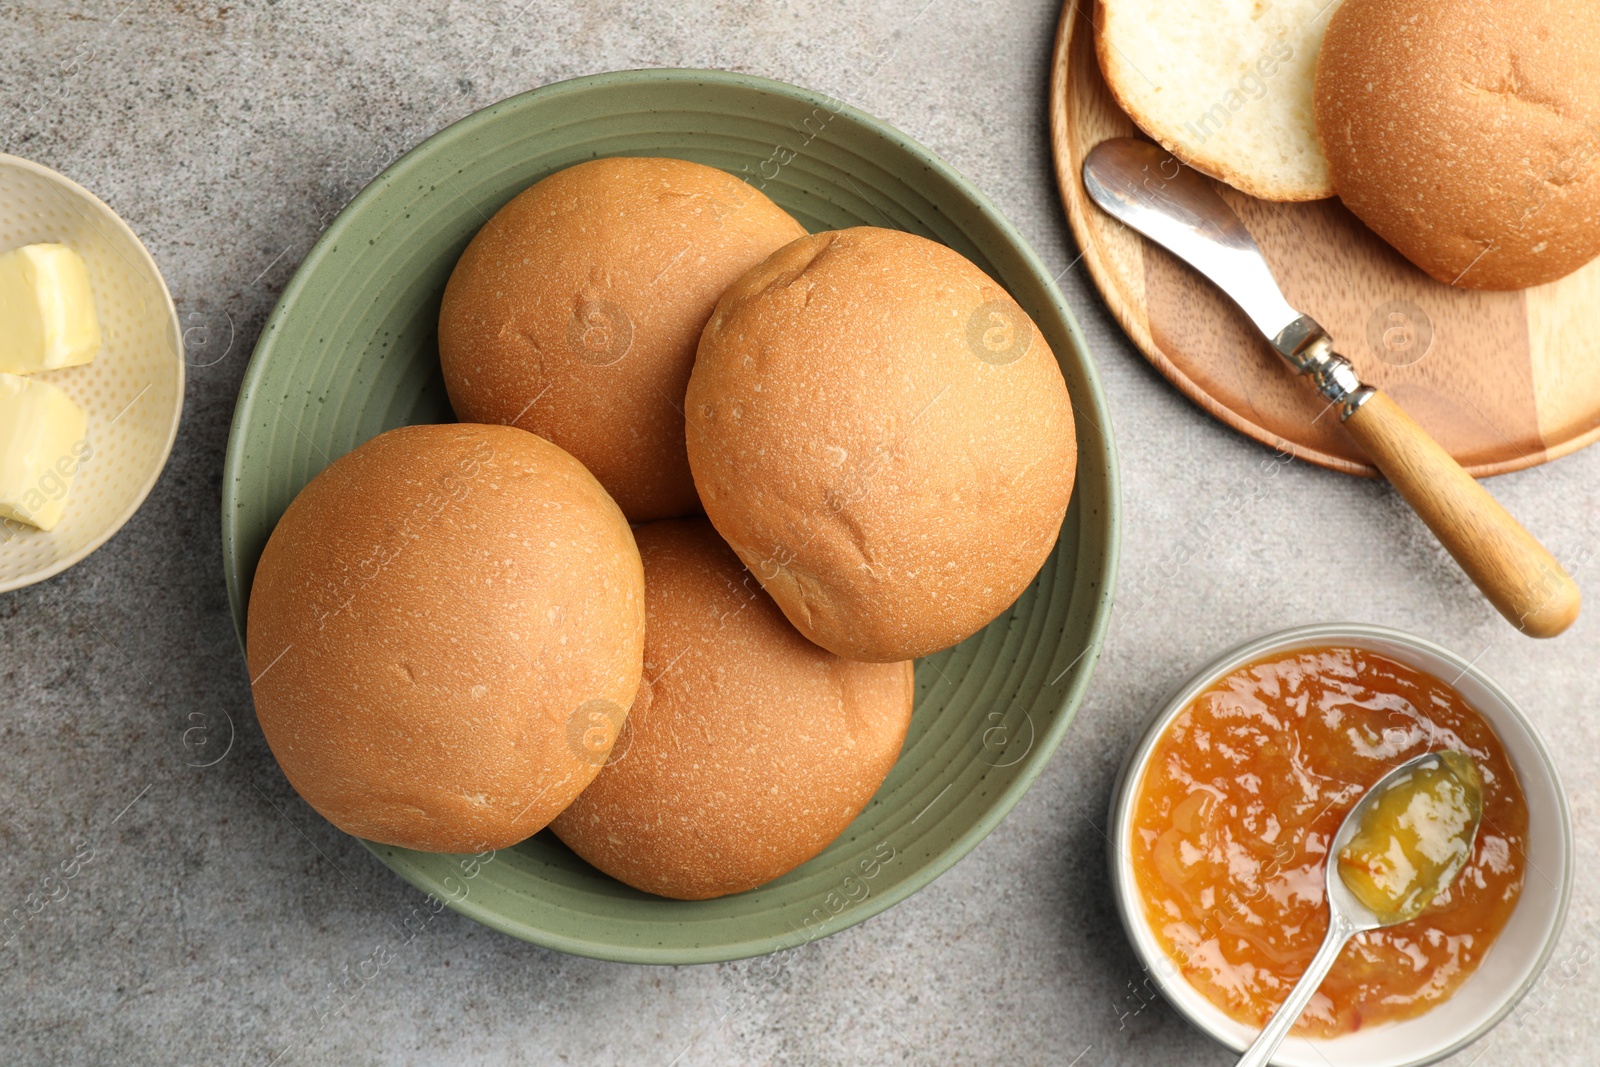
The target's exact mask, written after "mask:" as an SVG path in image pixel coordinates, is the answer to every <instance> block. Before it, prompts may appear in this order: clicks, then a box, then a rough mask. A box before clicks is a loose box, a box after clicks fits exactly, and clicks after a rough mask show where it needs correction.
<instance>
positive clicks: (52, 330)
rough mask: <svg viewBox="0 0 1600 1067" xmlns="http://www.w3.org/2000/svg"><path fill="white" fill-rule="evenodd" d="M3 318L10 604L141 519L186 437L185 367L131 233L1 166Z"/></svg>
mask: <svg viewBox="0 0 1600 1067" xmlns="http://www.w3.org/2000/svg"><path fill="white" fill-rule="evenodd" d="M63 248H64V249H65V250H67V251H65V252H64V251H63V250H62V249H63ZM22 249H27V250H28V251H27V252H26V253H22V252H21V251H20V250H22ZM79 262H81V264H82V270H83V273H84V274H86V276H87V290H88V292H87V295H86V297H85V294H84V293H83V292H82V289H83V288H84V286H83V282H84V277H83V276H82V275H79V274H78V273H77V266H76V264H77V263H79ZM86 299H87V307H86V306H85V301H86ZM0 312H4V313H5V314H4V318H5V319H6V321H5V322H4V323H0V592H3V591H5V590H9V589H17V588H20V587H22V586H25V585H31V584H32V583H34V582H38V581H42V580H43V579H45V578H48V577H50V576H51V575H54V574H57V573H59V572H61V571H63V570H65V569H66V568H68V567H70V566H72V565H73V564H74V563H77V562H78V561H79V560H81V559H83V558H84V557H85V556H87V555H88V554H89V553H91V552H93V551H94V550H95V549H97V548H99V547H100V546H101V545H102V544H104V543H105V542H106V541H107V540H109V539H110V538H111V536H112V535H113V534H115V533H116V532H117V531H118V530H119V529H121V528H122V525H123V523H125V522H127V521H128V519H129V518H130V517H131V516H132V515H133V513H134V512H135V511H137V510H138V508H139V505H140V504H142V503H143V502H144V499H145V497H146V496H147V495H149V493H150V490H151V488H152V487H153V486H154V485H155V482H156V478H157V477H159V476H160V474H161V468H162V467H163V466H164V465H165V464H166V461H167V456H168V455H169V454H170V453H171V451H172V442H173V440H174V438H175V437H176V436H177V432H178V419H179V416H180V415H181V413H182V410H183V383H184V362H183V342H182V338H181V335H180V332H179V326H178V313H177V310H176V309H175V308H174V307H173V305H172V297H171V296H170V295H169V294H168V292H167V287H166V283H165V282H163V281H162V278H161V273H160V271H159V270H157V269H156V265H155V261H154V260H152V259H151V258H150V253H149V252H147V251H146V250H145V247H144V245H143V244H141V243H140V241H139V238H138V237H136V236H135V235H134V233H133V231H132V230H130V229H129V228H128V226H127V224H126V223H124V222H123V221H122V220H121V219H120V218H118V217H117V214H116V212H114V211H112V210H111V209H110V208H109V207H107V206H106V205H105V204H103V203H101V201H100V200H99V199H98V198H96V197H95V196H94V195H93V194H92V193H90V192H89V191H88V190H86V189H84V188H83V187H82V186H80V185H78V184H77V183H76V182H73V181H71V180H70V179H67V178H65V177H63V176H61V175H60V174H57V173H56V172H54V171H52V170H50V169H49V168H47V167H42V166H40V165H38V164H37V163H30V162H29V161H27V160H25V159H18V158H17V157H15V156H8V155H3V154H0ZM41 326H42V330H41Z"/></svg>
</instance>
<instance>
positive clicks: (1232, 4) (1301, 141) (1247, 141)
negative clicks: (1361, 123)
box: [1095, 0, 1333, 200]
mask: <svg viewBox="0 0 1600 1067" xmlns="http://www.w3.org/2000/svg"><path fill="white" fill-rule="evenodd" d="M1329 6H1330V4H1329V2H1328V0H1276V2H1274V3H1270V4H1266V3H1261V2H1259V0H1192V2H1189V3H1182V4H1174V3H1171V2H1170V0H1100V6H1099V14H1098V16H1097V17H1096V20H1095V21H1096V23H1097V25H1096V33H1095V50H1096V53H1097V54H1098V56H1099V59H1100V69H1101V71H1102V72H1103V73H1104V74H1105V79H1106V85H1107V86H1109V87H1110V89H1111V94H1112V96H1114V97H1116V100H1117V103H1118V104H1120V105H1121V107H1122V109H1123V110H1124V111H1126V112H1127V113H1128V115H1129V116H1130V117H1131V118H1132V119H1133V121H1134V122H1136V123H1138V125H1139V128H1140V129H1142V130H1144V132H1145V133H1147V134H1149V135H1150V136H1151V137H1153V138H1155V140H1157V141H1159V142H1160V143H1161V146H1162V147H1163V148H1165V149H1166V150H1167V151H1169V152H1171V153H1172V154H1173V155H1175V156H1177V157H1178V158H1179V159H1180V160H1182V161H1183V162H1185V163H1187V164H1189V165H1190V166H1191V167H1194V168H1195V169H1196V170H1198V171H1202V172H1204V173H1206V174H1209V175H1211V176H1212V177H1213V178H1218V179H1220V180H1222V181H1225V182H1227V183H1228V184H1229V185H1232V186H1234V187H1235V188H1237V189H1241V190H1243V191H1244V192H1246V193H1249V194H1250V195H1251V196H1256V197H1260V198H1261V199H1263V200H1318V199H1321V198H1323V197H1326V196H1332V195H1333V183H1332V182H1331V180H1330V179H1329V177H1328V166H1327V161H1326V160H1324V159H1323V158H1322V150H1321V148H1320V147H1319V146H1318V144H1317V133H1316V127H1315V125H1314V122H1313V118H1312V102H1311V90H1312V81H1313V73H1314V71H1315V69H1316V61H1317V51H1318V49H1319V48H1320V47H1321V45H1322V34H1323V31H1324V30H1326V29H1327V25H1328V17H1327V14H1326V11H1327V9H1328V8H1329Z"/></svg>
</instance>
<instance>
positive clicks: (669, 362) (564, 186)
mask: <svg viewBox="0 0 1600 1067" xmlns="http://www.w3.org/2000/svg"><path fill="white" fill-rule="evenodd" d="M804 233H805V230H804V229H803V228H802V227H801V226H800V224H799V223H798V222H796V221H795V220H794V219H792V218H790V217H789V216H788V215H787V214H785V213H784V211H783V210H782V209H781V208H779V207H778V206H777V205H776V204H774V203H773V202H772V201H770V200H768V199H767V198H766V196H765V195H763V194H762V193H760V192H758V191H757V190H756V189H754V188H753V187H751V186H749V185H747V184H745V183H744V182H742V181H740V180H738V179H737V178H734V177H733V176H731V175H729V174H725V173H723V172H722V171H720V170H716V169H715V168H712V167H704V166H701V165H700V164H698V163H688V162H685V161H684V160H681V159H632V158H616V159H597V160H593V161H592V162H588V163H580V164H578V165H577V166H575V167H569V168H567V169H566V170H563V171H560V172H558V173H556V174H552V175H551V176H550V177H548V178H545V179H544V180H543V181H541V182H539V183H538V184H536V185H534V186H532V187H531V188H529V189H527V190H525V191H524V192H523V193H522V194H521V195H519V196H518V197H516V199H514V200H512V201H511V202H510V203H509V204H507V205H506V206H505V207H503V208H501V209H500V210H499V211H498V212H496V213H495V216H494V217H493V218H492V219H490V220H489V221H488V223H486V224H485V225H484V227H483V229H481V230H479V231H478V234H477V236H476V237H474V238H473V239H472V243H471V244H469V245H467V249H466V251H465V252H464V253H462V256H461V260H460V262H458V263H457V264H456V268H455V271H454V272H453V273H452V274H451V275H450V282H449V284H448V285H447V286H446V287H445V293H444V303H443V305H442V306H441V307H440V310H439V356H440V361H441V363H442V364H443V367H444V381H445V387H446V388H447V389H448V390H449V393H450V403H451V404H452V405H453V406H454V407H455V411H456V415H457V416H458V417H460V418H461V419H462V420H463V421H468V422H491V423H496V422H497V423H506V424H508V425H515V426H519V427H521V428H522V429H524V430H531V431H533V432H534V433H536V434H538V435H539V436H541V437H544V438H547V439H549V440H551V441H554V442H555V443H556V444H558V445H560V446H561V447H562V448H564V449H566V450H567V451H568V452H571V453H572V454H573V455H574V456H576V457H577V458H578V459H579V460H580V461H582V463H583V464H584V465H585V466H586V467H588V468H589V470H590V471H592V472H593V473H594V476H595V477H596V478H598V479H599V480H600V484H601V485H603V486H605V487H606V490H607V491H608V492H610V493H611V495H612V497H613V498H615V499H616V501H617V503H618V504H619V505H620V506H621V508H622V511H623V513H624V514H625V515H627V516H628V518H629V520H630V521H633V522H643V521H647V520H649V519H659V518H667V517H671V516H676V515H691V514H695V513H697V512H698V511H699V510H700V502H699V500H698V499H697V498H696V497H695V492H694V483H693V481H692V480H691V478H690V476H689V463H688V460H687V459H686V458H685V456H684V453H683V391H684V388H685V386H686V385H687V384H688V381H689V368H690V366H691V365H692V364H693V363H694V349H695V344H696V342H697V341H698V340H699V338H700V328H701V327H702V326H704V325H705V322H706V318H707V316H709V315H710V314H711V309H712V307H713V306H715V304H716V302H717V297H719V296H721V295H722V291H723V290H724V289H726V288H727V287H728V286H729V285H730V284H731V283H732V282H733V280H734V279H736V278H738V277H739V275H741V274H743V273H744V272H745V271H746V270H748V269H749V268H750V267H753V266H755V265H756V264H757V263H759V262H761V260H762V259H764V258H765V257H766V256H767V254H768V253H769V252H772V251H774V250H776V249H778V248H780V247H782V246H783V245H785V244H787V243H788V242H790V241H792V240H794V239H795V238H796V237H799V236H801V235H802V234H804Z"/></svg>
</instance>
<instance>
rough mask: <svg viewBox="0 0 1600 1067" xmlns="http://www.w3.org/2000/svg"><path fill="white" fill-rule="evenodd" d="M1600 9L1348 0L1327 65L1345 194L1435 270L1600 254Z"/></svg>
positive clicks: (1490, 281)
mask: <svg viewBox="0 0 1600 1067" xmlns="http://www.w3.org/2000/svg"><path fill="white" fill-rule="evenodd" d="M1597 40H1600V7H1597V6H1596V5H1595V4H1593V3H1592V2H1589V0H1568V2H1561V0H1346V2H1345V4H1344V6H1343V7H1342V8H1340V9H1339V10H1338V11H1337V12H1336V13H1335V14H1334V16H1333V20H1332V22H1331V23H1330V25H1329V26H1328V37H1327V42H1326V44H1325V45H1324V46H1323V51H1322V59H1321V61H1320V62H1319V64H1318V66H1317V92H1316V103H1317V128H1318V131H1319V134H1320V136H1321V138H1322V147H1323V150H1324V151H1325V152H1326V153H1327V156H1328V163H1329V166H1330V167H1331V169H1332V173H1333V181H1334V185H1335V187H1336V188H1337V189H1338V191H1339V195H1340V197H1341V198H1342V199H1343V200H1344V202H1345V204H1346V205H1347V206H1348V207H1349V208H1350V210H1351V211H1352V212H1354V213H1355V214H1356V215H1357V217H1359V218H1360V219H1361V220H1362V221H1363V222H1365V223H1366V224H1367V225H1368V226H1370V227H1372V229H1373V230H1374V231H1376V232H1377V233H1378V235H1379V236H1381V237H1382V238H1383V239H1384V240H1386V241H1388V242H1389V243H1390V244H1392V245H1394V246H1395V247H1396V248H1397V249H1399V250H1400V252H1401V253H1402V254H1403V255H1405V257H1406V258H1407V259H1409V260H1411V261H1412V262H1413V263H1415V264H1416V265H1417V266H1419V267H1421V268H1422V269H1423V270H1424V271H1426V272H1428V273H1429V274H1430V275H1432V276H1433V277H1434V278H1436V279H1438V280H1439V281H1441V282H1445V283H1447V284H1450V285H1458V286H1462V287H1464V288H1468V289H1521V288H1525V287H1527V286H1533V285H1540V284H1543V283H1544V282H1550V281H1554V280H1555V279H1557V278H1560V277H1562V276H1563V275H1566V274H1570V273H1571V272H1573V271H1574V270H1577V269H1578V268H1579V267H1580V266H1582V265H1583V264H1584V263H1587V262H1588V261H1589V260H1591V259H1593V258H1594V257H1595V256H1596V255H1597V254H1600V58H1597V53H1596V51H1595V48H1596V43H1595V42H1596V41H1597Z"/></svg>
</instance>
